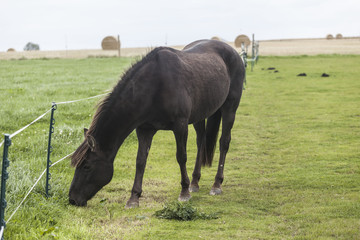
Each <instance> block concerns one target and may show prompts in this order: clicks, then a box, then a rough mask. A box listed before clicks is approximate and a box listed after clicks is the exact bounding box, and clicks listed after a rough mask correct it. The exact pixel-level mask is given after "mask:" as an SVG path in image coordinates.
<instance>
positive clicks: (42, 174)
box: [6, 152, 74, 223]
mask: <svg viewBox="0 0 360 240" xmlns="http://www.w3.org/2000/svg"><path fill="white" fill-rule="evenodd" d="M73 153H74V152H72V153H70V154H68V155H66V156H65V157H63V158H61V159H60V160H58V161H57V162H55V163H54V164H52V165H51V166H50V167H52V166H54V165H56V164H58V163H59V162H61V161H63V160H65V159H66V158H68V157H70V156H71V155H72V154H73ZM45 172H46V168H45V170H44V171H43V172H42V173H41V174H40V176H39V178H38V179H37V180H36V182H35V183H34V185H33V186H32V187H31V188H30V190H29V191H28V192H27V194H26V195H25V197H24V198H23V200H22V201H21V202H20V204H19V205H18V206H17V207H16V209H15V210H14V211H13V213H12V214H11V215H10V217H9V218H8V220H7V221H6V223H8V222H9V221H10V220H11V218H12V217H13V216H14V215H15V213H16V212H17V211H18V210H19V208H20V207H21V205H22V204H23V203H24V202H25V200H26V198H27V197H28V196H29V194H30V193H31V192H32V190H34V188H35V186H36V185H37V184H38V183H39V181H40V179H41V178H42V177H43V176H44V174H45Z"/></svg>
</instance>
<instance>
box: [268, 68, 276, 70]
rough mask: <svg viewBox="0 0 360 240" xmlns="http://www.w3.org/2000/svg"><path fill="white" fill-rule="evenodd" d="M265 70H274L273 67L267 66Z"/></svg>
mask: <svg viewBox="0 0 360 240" xmlns="http://www.w3.org/2000/svg"><path fill="white" fill-rule="evenodd" d="M267 70H275V68H274V67H269V68H268V69H267Z"/></svg>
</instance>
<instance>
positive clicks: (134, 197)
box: [125, 128, 156, 208]
mask: <svg viewBox="0 0 360 240" xmlns="http://www.w3.org/2000/svg"><path fill="white" fill-rule="evenodd" d="M155 133H156V131H155V130H153V129H151V130H149V129H141V128H137V129H136V134H137V137H138V141H139V147H138V153H137V157H136V174H135V180H134V185H133V188H132V190H131V197H130V199H129V200H128V201H127V203H126V206H125V208H134V207H138V206H139V198H140V196H141V193H142V181H143V176H144V171H145V166H146V159H147V156H148V154H149V150H150V146H151V142H152V139H153V136H154V134H155Z"/></svg>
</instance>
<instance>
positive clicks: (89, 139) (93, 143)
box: [86, 135, 96, 152]
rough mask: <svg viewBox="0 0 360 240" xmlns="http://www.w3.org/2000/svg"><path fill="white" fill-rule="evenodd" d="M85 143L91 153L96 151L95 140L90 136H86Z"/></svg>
mask: <svg viewBox="0 0 360 240" xmlns="http://www.w3.org/2000/svg"><path fill="white" fill-rule="evenodd" d="M86 141H87V143H88V145H89V147H90V149H91V151H92V152H95V150H96V141H95V138H94V137H93V136H91V135H87V136H86Z"/></svg>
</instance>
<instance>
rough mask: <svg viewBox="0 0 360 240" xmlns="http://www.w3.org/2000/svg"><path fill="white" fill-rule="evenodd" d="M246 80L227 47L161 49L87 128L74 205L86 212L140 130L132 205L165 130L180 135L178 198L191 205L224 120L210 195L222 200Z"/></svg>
mask: <svg viewBox="0 0 360 240" xmlns="http://www.w3.org/2000/svg"><path fill="white" fill-rule="evenodd" d="M244 76H245V68H244V63H243V62H242V60H241V58H240V56H239V54H238V53H237V52H236V51H235V50H234V49H233V48H232V47H230V46H229V45H227V44H226V43H223V42H220V41H215V40H200V41H196V42H193V43H191V44H189V45H187V46H186V47H185V48H184V49H183V50H182V51H178V50H175V49H172V48H167V47H159V48H155V49H154V50H153V51H151V52H150V53H149V54H147V55H146V56H145V57H144V58H143V59H142V60H140V61H139V62H137V63H136V64H135V65H133V66H132V67H131V68H130V69H129V70H128V71H127V72H126V73H125V74H124V76H123V77H122V79H121V81H119V83H118V84H117V85H116V86H115V87H114V89H113V91H112V92H111V93H110V94H109V95H108V96H107V97H106V98H105V99H104V100H103V101H102V103H101V104H100V106H99V107H98V109H97V111H96V113H95V115H94V118H93V120H92V123H91V125H90V128H89V130H85V132H84V134H85V140H84V142H83V143H82V144H81V145H80V146H79V147H78V149H77V150H76V151H75V153H74V154H73V155H72V157H71V158H72V165H73V166H75V167H76V169H75V174H74V178H73V180H72V183H71V186H70V191H69V202H70V203H71V204H74V205H78V206H85V205H86V204H87V201H88V200H89V199H90V198H92V197H93V196H94V195H95V194H96V193H97V192H98V191H99V190H100V189H101V188H102V187H103V186H105V185H106V184H108V183H109V182H110V181H111V179H112V175H113V170H114V169H113V162H114V159H115V156H116V154H117V152H118V150H119V148H120V146H121V144H122V143H123V142H124V140H125V139H126V137H127V136H128V135H129V134H130V133H131V132H132V131H133V130H134V129H136V134H137V138H138V142H139V148H138V153H137V158H136V174H135V180H134V185H133V188H132V191H131V197H130V199H129V200H128V201H127V203H126V207H136V206H138V205H139V197H140V196H141V192H142V180H143V175H144V170H145V165H146V159H147V156H148V153H149V150H150V146H151V142H152V138H153V136H154V134H155V133H156V132H157V131H158V130H172V131H173V133H174V135H175V139H176V147H177V151H176V158H177V161H178V163H179V166H180V172H181V186H182V190H181V192H180V196H179V200H180V201H187V200H189V199H190V197H191V196H190V192H196V191H198V190H199V185H198V183H199V180H200V175H201V174H200V171H201V165H209V166H210V165H211V163H212V160H213V154H214V149H215V145H216V141H217V134H218V131H219V127H220V122H221V120H222V133H221V138H220V159H219V166H218V171H217V174H216V176H215V182H214V184H213V186H212V189H211V191H210V194H211V195H217V194H220V193H221V192H222V190H221V184H222V182H223V179H224V175H223V171H224V164H225V157H226V153H227V151H228V149H229V144H230V139H231V129H232V126H233V123H234V120H235V114H236V110H237V108H238V106H239V103H240V98H241V95H242V88H243V81H244ZM205 120H206V123H205ZM189 124H193V125H194V128H195V131H196V134H197V140H196V142H197V148H198V151H197V157H196V163H195V168H194V172H193V174H192V177H193V178H192V182H191V184H190V180H189V177H188V174H187V170H186V161H187V153H186V143H187V137H188V125H189Z"/></svg>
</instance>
